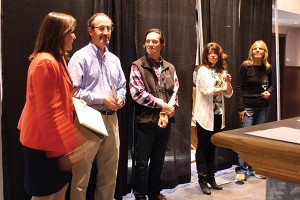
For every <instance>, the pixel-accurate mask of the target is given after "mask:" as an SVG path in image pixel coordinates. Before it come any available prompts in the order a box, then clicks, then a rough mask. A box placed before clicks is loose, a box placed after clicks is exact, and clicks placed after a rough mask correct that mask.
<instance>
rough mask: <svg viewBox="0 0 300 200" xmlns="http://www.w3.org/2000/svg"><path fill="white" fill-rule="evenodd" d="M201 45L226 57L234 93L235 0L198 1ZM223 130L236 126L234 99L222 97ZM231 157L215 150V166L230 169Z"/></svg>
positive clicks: (236, 58) (226, 151)
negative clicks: (218, 49)
mask: <svg viewBox="0 0 300 200" xmlns="http://www.w3.org/2000/svg"><path fill="white" fill-rule="evenodd" d="M201 2H202V19H203V41H204V42H203V45H206V44H207V43H208V42H217V43H219V44H220V45H221V47H222V48H223V51H224V53H226V54H227V55H228V58H227V59H226V62H227V65H228V71H229V73H230V74H231V76H232V82H231V83H232V86H233V89H234V93H235V85H236V80H237V73H238V69H239V65H240V48H239V43H240V39H239V0H227V1H216V0H202V1H201ZM225 115H226V116H225V122H226V124H225V129H224V130H230V129H234V128H237V127H238V126H239V121H238V117H237V106H236V98H235V95H233V96H232V97H231V98H230V99H226V98H225ZM235 162H236V161H235V154H234V153H233V152H232V150H230V149H225V148H221V147H217V148H216V164H217V168H218V169H224V168H228V167H231V166H232V164H233V163H235Z"/></svg>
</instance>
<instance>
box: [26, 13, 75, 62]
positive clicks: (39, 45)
mask: <svg viewBox="0 0 300 200" xmlns="http://www.w3.org/2000/svg"><path fill="white" fill-rule="evenodd" d="M75 27H76V20H75V19H74V18H73V17H72V16H71V15H67V14H64V13H57V12H51V13H49V14H48V15H47V16H46V17H45V18H44V20H43V22H42V24H41V27H40V30H39V33H38V36H37V39H36V41H35V48H34V50H33V53H32V54H31V55H30V56H29V60H30V61H31V60H33V58H34V57H35V56H36V54H38V53H41V52H48V53H51V54H52V55H53V56H54V57H55V58H56V59H57V60H58V61H62V57H63V56H64V58H65V59H67V58H68V53H67V52H66V51H65V49H64V39H65V36H66V35H67V33H69V32H73V31H74V29H75Z"/></svg>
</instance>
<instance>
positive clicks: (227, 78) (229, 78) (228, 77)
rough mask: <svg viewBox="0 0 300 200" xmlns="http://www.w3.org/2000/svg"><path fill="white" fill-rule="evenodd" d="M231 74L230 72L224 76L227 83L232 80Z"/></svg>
mask: <svg viewBox="0 0 300 200" xmlns="http://www.w3.org/2000/svg"><path fill="white" fill-rule="evenodd" d="M231 79H232V78H231V75H230V74H227V75H226V76H225V77H224V81H225V82H226V83H228V82H229V83H230V82H231Z"/></svg>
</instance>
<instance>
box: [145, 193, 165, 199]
mask: <svg viewBox="0 0 300 200" xmlns="http://www.w3.org/2000/svg"><path fill="white" fill-rule="evenodd" d="M149 200H167V198H166V197H165V195H163V194H159V195H158V196H157V197H150V198H149Z"/></svg>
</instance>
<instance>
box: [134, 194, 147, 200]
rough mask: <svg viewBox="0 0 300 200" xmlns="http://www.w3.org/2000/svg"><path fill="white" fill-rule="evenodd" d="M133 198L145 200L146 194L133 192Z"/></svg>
mask: <svg viewBox="0 0 300 200" xmlns="http://www.w3.org/2000/svg"><path fill="white" fill-rule="evenodd" d="M134 196H135V200H146V195H144V194H135V195H134Z"/></svg>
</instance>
